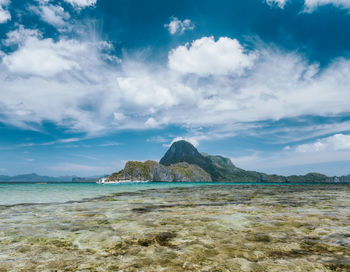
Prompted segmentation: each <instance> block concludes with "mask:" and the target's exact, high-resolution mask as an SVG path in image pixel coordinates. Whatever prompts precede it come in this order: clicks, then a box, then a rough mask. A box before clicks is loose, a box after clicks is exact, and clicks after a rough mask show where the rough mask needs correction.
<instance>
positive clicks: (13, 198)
mask: <svg viewBox="0 0 350 272" xmlns="http://www.w3.org/2000/svg"><path fill="white" fill-rule="evenodd" d="M208 184H213V185H214V184H215V185H218V183H191V182H183V183H182V182H179V183H163V182H152V183H127V184H96V183H46V184H37V183H11V184H9V183H3V184H0V205H15V204H24V203H26V204H27V203H54V202H57V203H64V202H68V201H81V200H84V199H89V198H95V197H100V196H107V195H111V194H113V193H120V192H134V191H138V190H145V189H160V188H174V187H192V186H202V185H208Z"/></svg>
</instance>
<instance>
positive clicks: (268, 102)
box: [0, 27, 350, 143]
mask: <svg viewBox="0 0 350 272" xmlns="http://www.w3.org/2000/svg"><path fill="white" fill-rule="evenodd" d="M17 31H18V32H10V33H9V34H8V35H7V38H6V39H4V40H3V41H2V42H3V44H7V45H10V44H17V46H18V48H17V49H16V50H15V51H14V52H8V53H5V52H2V54H1V55H2V62H1V64H0V82H1V92H0V121H1V122H4V123H9V124H12V125H16V126H20V127H26V128H28V126H29V127H40V124H41V123H42V122H44V121H50V122H53V123H55V124H57V125H58V126H61V127H64V128H66V129H69V130H73V131H79V132H86V133H89V134H96V133H106V132H108V131H110V130H122V129H155V128H158V127H162V126H166V125H176V126H181V127H184V128H186V129H188V130H192V131H193V130H196V129H198V128H204V130H203V133H197V134H196V135H195V139H196V140H197V143H198V142H199V141H201V140H206V139H208V135H209V136H212V137H230V136H232V135H234V134H235V133H237V131H242V130H243V129H244V128H251V129H254V126H255V125H256V124H260V125H259V126H263V124H262V123H261V122H262V121H266V120H279V119H283V118H294V117H300V116H312V115H316V116H320V115H321V116H329V115H332V116H337V115H340V114H344V113H346V112H348V110H349V106H348V102H347V101H350V93H349V88H348V86H349V84H350V81H349V77H348V75H349V71H350V60H348V59H338V60H336V61H334V63H332V64H330V65H329V66H328V67H327V68H324V69H323V70H320V68H319V66H318V64H317V63H309V62H308V61H306V60H305V59H304V58H303V57H302V56H300V55H298V54H297V53H287V52H282V51H280V50H278V49H276V48H273V47H271V46H270V47H267V46H266V47H265V46H260V47H259V48H257V49H256V50H255V51H254V52H249V51H248V50H247V49H246V48H245V47H244V46H243V45H242V44H240V43H239V42H238V41H237V40H235V39H230V38H220V39H219V40H217V41H215V40H214V38H212V37H204V38H202V39H199V40H196V41H193V42H192V44H191V45H184V46H179V47H178V48H175V49H174V50H172V51H170V52H169V61H168V63H167V64H154V63H153V64H149V63H146V62H143V61H142V60H136V59H133V58H131V57H129V58H124V60H123V62H120V63H117V66H114V65H113V66H111V65H110V63H109V62H108V61H107V60H106V59H107V58H106V57H104V55H105V54H107V53H106V52H105V50H106V47H109V45H108V44H109V43H108V42H107V43H104V42H101V41H97V42H92V41H87V40H86V41H85V40H73V39H67V38H61V39H60V40H57V41H54V40H52V39H47V38H43V37H42V35H41V34H40V33H39V32H38V31H35V30H29V29H25V28H21V27H19V29H18V30H17ZM21 33H22V34H23V35H21ZM101 45H102V47H101ZM102 49H103V50H102ZM39 50H40V51H39ZM101 50H102V51H101ZM181 60H182V61H181ZM181 64H182V66H181ZM332 127H333V128H336V127H339V128H340V129H341V127H342V126H336V125H335V124H332ZM325 129H326V130H330V128H324V129H323V130H325ZM319 130H320V131H321V130H322V129H321V128H320V129H319ZM315 131H316V130H315ZM338 131H341V130H338ZM338 131H334V130H332V133H333V132H334V133H337V132H338ZM318 133H321V132H318ZM188 135H190V134H188ZM213 135H214V136H213ZM310 135H311V133H310ZM192 136H193V135H190V136H189V137H187V138H191V137H192ZM312 136H314V134H312V135H311V137H312ZM193 137H194V136H193Z"/></svg>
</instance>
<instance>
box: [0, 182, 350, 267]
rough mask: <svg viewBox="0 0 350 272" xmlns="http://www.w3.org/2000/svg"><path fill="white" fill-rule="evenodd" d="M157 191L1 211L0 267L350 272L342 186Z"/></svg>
mask: <svg viewBox="0 0 350 272" xmlns="http://www.w3.org/2000/svg"><path fill="white" fill-rule="evenodd" d="M152 186H156V185H152ZM162 186H163V187H148V188H141V190H129V191H128V192H127V191H123V192H122V191H121V190H119V189H118V190H119V192H114V193H113V192H111V191H109V192H108V194H109V195H108V196H105V197H103V196H101V197H96V198H92V199H85V200H81V199H80V200H79V201H75V202H70V203H37V204H16V205H11V206H8V205H7V206H6V205H3V206H0V271H350V257H349V256H350V186H349V185H336V184H334V185H237V184H234V185H224V184H221V185H201V186H198V185H197V186H191V184H189V185H187V187H173V186H174V185H173V184H171V185H169V184H168V186H165V185H162ZM169 186H171V187H169ZM95 188H98V187H95ZM103 190H104V189H103ZM76 200H77V199H76Z"/></svg>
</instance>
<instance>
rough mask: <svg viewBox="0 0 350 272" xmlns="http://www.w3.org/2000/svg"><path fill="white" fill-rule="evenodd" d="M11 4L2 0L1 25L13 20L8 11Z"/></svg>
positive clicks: (0, 10) (0, 5)
mask: <svg viewBox="0 0 350 272" xmlns="http://www.w3.org/2000/svg"><path fill="white" fill-rule="evenodd" d="M9 3H10V1H9V0H0V24H3V23H6V22H7V21H9V20H11V14H10V12H9V11H8V10H7V9H6V7H7V6H8V5H9Z"/></svg>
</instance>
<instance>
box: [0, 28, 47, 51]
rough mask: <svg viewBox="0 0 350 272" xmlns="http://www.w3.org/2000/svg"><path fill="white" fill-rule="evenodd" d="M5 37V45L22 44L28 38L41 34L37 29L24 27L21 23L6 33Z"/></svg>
mask: <svg viewBox="0 0 350 272" xmlns="http://www.w3.org/2000/svg"><path fill="white" fill-rule="evenodd" d="M6 36H7V38H6V39H5V40H3V42H2V43H3V44H5V45H6V46H10V45H19V46H22V45H23V44H24V43H25V42H26V41H27V40H28V38H31V37H36V38H41V37H42V34H41V32H39V31H38V30H37V29H28V28H24V26H23V25H19V26H18V28H17V29H16V30H13V31H10V32H8V33H7V34H6Z"/></svg>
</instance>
